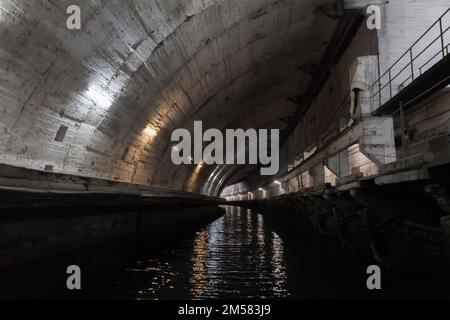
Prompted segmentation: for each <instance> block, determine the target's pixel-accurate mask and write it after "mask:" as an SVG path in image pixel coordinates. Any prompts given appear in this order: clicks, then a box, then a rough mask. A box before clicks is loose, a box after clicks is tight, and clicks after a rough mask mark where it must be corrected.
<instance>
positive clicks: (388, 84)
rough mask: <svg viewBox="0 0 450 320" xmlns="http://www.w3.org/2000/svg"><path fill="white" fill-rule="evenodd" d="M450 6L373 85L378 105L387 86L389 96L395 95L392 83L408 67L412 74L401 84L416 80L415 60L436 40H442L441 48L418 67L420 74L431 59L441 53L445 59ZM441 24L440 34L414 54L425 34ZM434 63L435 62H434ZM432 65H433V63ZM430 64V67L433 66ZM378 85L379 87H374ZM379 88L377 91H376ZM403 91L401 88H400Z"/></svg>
mask: <svg viewBox="0 0 450 320" xmlns="http://www.w3.org/2000/svg"><path fill="white" fill-rule="evenodd" d="M449 13H450V8H449V9H447V10H446V11H445V12H444V14H442V15H441V16H440V17H439V19H438V20H436V21H435V22H434V23H433V24H432V25H431V26H430V27H429V28H428V29H427V30H426V31H425V32H424V33H423V34H422V35H421V36H420V38H419V39H417V40H416V41H415V42H414V43H413V45H412V46H411V47H409V48H408V49H407V50H406V51H405V53H403V54H402V55H401V56H400V58H398V59H397V60H396V61H395V62H394V63H393V64H392V65H391V67H390V68H389V69H388V70H386V71H385V72H384V73H383V74H382V75H381V76H380V77H379V78H378V79H377V80H376V81H375V82H374V83H373V84H372V85H371V92H372V95H371V98H372V101H374V99H375V98H376V97H377V96H378V107H380V106H381V105H382V104H383V103H382V92H383V90H385V89H386V88H388V87H389V98H390V99H392V97H393V90H392V83H393V81H394V80H396V79H397V78H398V77H400V75H401V74H402V73H403V72H404V71H405V70H406V69H408V67H409V68H410V74H409V76H408V77H407V78H406V79H405V80H404V81H403V82H402V83H401V84H400V86H403V85H404V84H405V83H406V82H407V81H409V80H410V79H411V80H412V81H414V80H415V74H414V73H415V72H414V62H416V61H417V59H418V58H419V57H421V56H422V55H423V54H424V53H425V52H426V51H427V50H428V49H430V47H431V46H433V45H434V44H436V42H437V41H438V40H441V41H440V43H441V46H440V47H441V48H440V49H439V51H438V52H437V53H436V54H433V56H432V57H431V58H430V59H429V60H428V61H426V62H425V63H424V64H423V65H422V66H421V67H420V68H418V70H419V73H420V75H422V73H423V69H424V67H425V66H427V65H428V64H429V63H430V62H431V61H433V60H434V59H436V57H438V56H439V55H440V54H442V58H443V59H444V58H445V57H446V56H447V55H448V53H449V50H448V48H449V46H450V42H449V43H446V41H445V40H444V35H446V34H447V32H449V31H450V27H447V28H446V29H445V30H444V29H443V24H442V22H443V19H444V18H449V21H450V14H449ZM436 26H439V35H438V36H437V37H436V38H434V39H433V40H432V41H431V42H430V43H428V45H427V46H426V47H425V48H424V49H423V50H421V51H420V52H419V53H418V54H416V55H414V54H413V49H415V47H416V46H417V44H418V43H419V42H420V41H421V40H422V39H424V38H425V36H427V35H428V34H429V33H430V31H431V30H433V28H434V27H436ZM408 54H409V62H408V63H407V64H406V65H405V66H403V68H402V69H401V70H400V71H398V72H397V73H396V74H395V75H393V69H394V68H395V67H401V66H402V65H401V63H400V62H401V61H402V60H403V59H404V58H405V57H407V55H408ZM436 63H437V62H436ZM433 65H434V64H433ZM431 66H432V65H431ZM431 66H430V68H431ZM385 77H388V81H387V82H386V84H384V85H383V84H382V80H383V79H384V78H385ZM376 87H378V89H374V88H376ZM375 90H377V91H375ZM400 91H401V90H400ZM373 105H375V103H374V102H373Z"/></svg>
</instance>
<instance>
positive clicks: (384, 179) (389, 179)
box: [375, 169, 431, 186]
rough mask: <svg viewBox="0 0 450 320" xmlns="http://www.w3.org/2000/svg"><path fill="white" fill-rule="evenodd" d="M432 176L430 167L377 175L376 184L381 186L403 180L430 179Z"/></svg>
mask: <svg viewBox="0 0 450 320" xmlns="http://www.w3.org/2000/svg"><path fill="white" fill-rule="evenodd" d="M430 178H431V177H430V174H429V173H428V169H418V170H410V171H403V172H398V173H394V174H388V175H383V176H379V177H376V178H375V184H377V185H379V186H381V185H387V184H396V183H403V182H413V181H423V180H429V179H430Z"/></svg>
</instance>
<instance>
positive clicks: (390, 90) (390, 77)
mask: <svg viewBox="0 0 450 320" xmlns="http://www.w3.org/2000/svg"><path fill="white" fill-rule="evenodd" d="M389 94H390V99H392V76H391V69H389Z"/></svg>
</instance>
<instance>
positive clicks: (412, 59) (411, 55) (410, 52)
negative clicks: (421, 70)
mask: <svg viewBox="0 0 450 320" xmlns="http://www.w3.org/2000/svg"><path fill="white" fill-rule="evenodd" d="M409 57H410V59H411V82H413V81H414V58H413V52H412V47H411V48H409Z"/></svg>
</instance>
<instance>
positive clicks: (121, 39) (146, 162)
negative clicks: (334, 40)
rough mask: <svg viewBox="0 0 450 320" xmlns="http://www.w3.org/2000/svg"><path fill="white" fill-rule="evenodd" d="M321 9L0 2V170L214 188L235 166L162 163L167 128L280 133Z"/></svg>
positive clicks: (281, 3)
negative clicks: (72, 19)
mask: <svg viewBox="0 0 450 320" xmlns="http://www.w3.org/2000/svg"><path fill="white" fill-rule="evenodd" d="M76 2H79V5H80V7H81V9H82V29H81V30H80V31H69V30H67V28H66V18H67V15H66V8H67V7H68V6H69V5H72V4H77V3H76ZM332 2H334V1H328V0H125V1H124V0H109V1H108V0H103V1H101V0H83V1H72V0H69V1H65V0H61V1H51V0H39V1H31V0H30V1H28V0H26V1H25V0H0V61H1V63H0V115H1V118H0V133H1V135H0V162H3V163H8V164H13V165H18V166H23V167H28V168H34V169H40V170H43V169H44V168H45V167H46V166H47V168H50V166H51V167H53V170H54V171H55V172H63V173H71V174H77V175H83V176H94V177H100V178H107V179H116V180H124V181H133V182H136V183H145V184H152V185H158V186H166V187H170V188H176V189H181V188H183V187H185V188H187V189H188V190H191V191H197V192H199V191H202V192H208V193H217V192H218V190H219V189H220V188H221V187H222V186H223V184H224V183H226V182H227V181H230V179H231V178H232V176H233V175H236V174H237V175H239V174H240V175H242V174H243V173H242V172H245V171H248V170H249V168H241V169H239V168H238V169H236V167H232V168H226V166H221V167H217V168H215V167H199V166H195V165H193V166H187V165H186V166H174V165H173V164H172V162H171V160H170V147H171V145H172V144H171V143H170V135H171V133H172V131H173V130H174V129H176V128H180V127H185V128H192V124H193V121H194V120H203V123H204V127H205V128H208V127H213V128H220V129H223V128H237V127H244V128H250V127H254V128H265V127H271V128H273V127H279V128H282V127H283V122H282V121H280V120H279V119H283V118H285V117H287V116H289V115H292V114H293V113H294V111H295V105H293V104H291V103H289V102H287V99H288V98H290V97H295V96H298V95H300V94H301V93H302V92H303V90H305V88H306V86H307V85H308V82H309V81H310V79H311V75H310V74H308V73H306V72H304V71H301V70H299V69H298V67H299V66H309V65H312V64H313V63H318V62H319V60H320V57H321V55H322V53H323V50H324V49H325V47H326V43H327V40H329V38H330V37H331V34H332V32H333V30H334V27H335V25H336V21H334V20H332V19H330V18H329V17H327V16H326V15H322V14H320V13H315V12H319V11H320V10H316V8H317V7H318V6H319V5H323V4H328V3H332ZM301 69H302V68H301ZM60 126H66V127H67V128H68V131H67V134H66V136H65V137H64V139H63V141H59V142H58V141H55V137H56V135H57V132H58V130H59V129H60ZM149 127H150V128H152V129H153V130H155V131H156V132H157V135H156V136H153V137H152V136H149V135H147V134H146V133H145V129H146V128H149ZM242 170H244V171H242ZM208 179H209V180H208ZM211 181H213V182H211ZM208 184H209V185H208Z"/></svg>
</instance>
